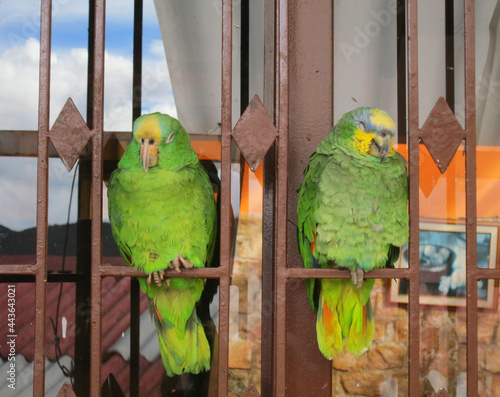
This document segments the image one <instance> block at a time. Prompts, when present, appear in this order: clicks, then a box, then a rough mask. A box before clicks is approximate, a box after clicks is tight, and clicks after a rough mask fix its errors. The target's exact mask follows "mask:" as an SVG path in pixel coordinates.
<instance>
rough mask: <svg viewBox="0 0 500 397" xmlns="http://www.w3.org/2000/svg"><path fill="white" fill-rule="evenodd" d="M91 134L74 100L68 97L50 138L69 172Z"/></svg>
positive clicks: (50, 133)
mask: <svg viewBox="0 0 500 397" xmlns="http://www.w3.org/2000/svg"><path fill="white" fill-rule="evenodd" d="M91 136H92V133H91V132H90V130H89V128H88V126H87V124H86V123H85V121H84V120H83V117H82V115H81V114H80V112H79V111H78V109H77V108H76V106H75V104H74V103H73V100H72V99H71V98H68V100H67V101H66V103H65V104H64V106H63V108H62V110H61V113H59V116H57V120H56V121H55V122H54V125H53V126H52V128H51V130H50V132H49V137H50V140H51V141H52V144H53V145H54V148H55V149H56V151H57V154H58V155H59V157H60V159H61V161H62V162H63V163H64V166H65V167H66V169H67V170H68V172H69V171H71V169H72V168H73V166H74V165H75V163H76V161H77V160H78V157H80V154H81V153H82V151H83V149H84V148H85V146H86V145H87V142H88V141H89V139H90V137H91Z"/></svg>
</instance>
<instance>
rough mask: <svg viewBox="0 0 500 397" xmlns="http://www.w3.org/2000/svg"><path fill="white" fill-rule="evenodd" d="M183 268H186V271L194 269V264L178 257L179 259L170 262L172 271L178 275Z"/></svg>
mask: <svg viewBox="0 0 500 397" xmlns="http://www.w3.org/2000/svg"><path fill="white" fill-rule="evenodd" d="M181 266H183V267H185V268H186V269H191V268H192V267H193V263H192V262H191V261H189V260H187V259H186V258H183V257H182V256H180V255H177V257H176V258H175V259H174V260H173V261H172V262H170V269H175V271H176V272H177V273H180V272H181Z"/></svg>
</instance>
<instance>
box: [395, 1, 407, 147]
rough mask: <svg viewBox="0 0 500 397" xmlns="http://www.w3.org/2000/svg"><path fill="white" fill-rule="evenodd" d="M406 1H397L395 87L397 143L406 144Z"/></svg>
mask: <svg viewBox="0 0 500 397" xmlns="http://www.w3.org/2000/svg"><path fill="white" fill-rule="evenodd" d="M405 4H406V1H405V0H397V14H396V36H397V39H396V40H397V60H396V62H397V86H398V88H397V89H398V94H397V95H398V99H397V103H398V111H397V114H398V143H399V144H402V143H407V142H408V141H407V139H408V138H407V135H406V129H407V128H406V5H405Z"/></svg>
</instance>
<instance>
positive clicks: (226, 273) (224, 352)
mask: <svg viewBox="0 0 500 397" xmlns="http://www.w3.org/2000/svg"><path fill="white" fill-rule="evenodd" d="M232 29H233V3H232V0H224V1H223V2H222V75H221V82H222V92H221V195H220V200H221V214H220V222H221V227H220V231H221V237H220V240H221V243H220V267H221V271H222V272H223V274H222V275H221V278H220V283H219V352H218V354H219V371H218V396H219V397H223V396H226V395H227V387H228V378H227V377H228V362H229V282H230V261H231V233H230V231H231V215H230V212H231V112H232V106H231V102H232V81H233V78H232V41H233V35H232Z"/></svg>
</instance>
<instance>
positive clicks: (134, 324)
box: [129, 277, 141, 397]
mask: <svg viewBox="0 0 500 397" xmlns="http://www.w3.org/2000/svg"><path fill="white" fill-rule="evenodd" d="M140 302H141V300H140V288H139V281H137V279H136V278H135V277H131V278H130V372H129V374H130V375H129V376H130V378H129V386H130V396H131V397H134V396H139V380H140V371H139V368H140V367H139V359H140V352H139V348H140V325H141V323H140V318H141V311H140Z"/></svg>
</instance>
